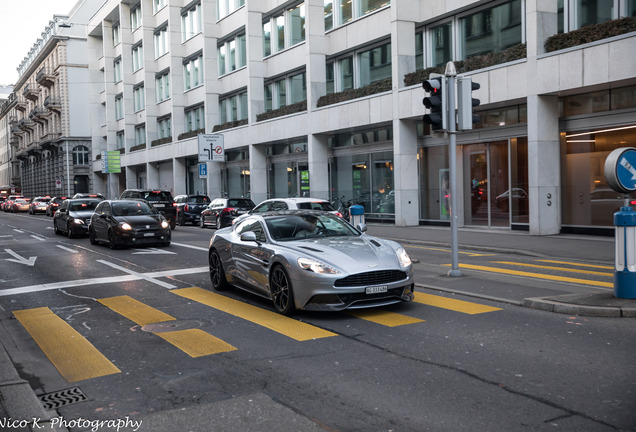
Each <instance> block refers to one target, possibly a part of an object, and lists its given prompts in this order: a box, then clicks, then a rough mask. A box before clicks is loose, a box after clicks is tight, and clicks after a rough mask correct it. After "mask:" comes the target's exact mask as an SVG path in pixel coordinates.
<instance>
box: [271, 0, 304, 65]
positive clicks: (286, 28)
mask: <svg viewBox="0 0 636 432" xmlns="http://www.w3.org/2000/svg"><path fill="white" fill-rule="evenodd" d="M304 40H305V4H304V3H300V4H298V5H297V6H295V7H293V8H291V9H288V10H286V11H285V12H282V13H280V14H277V15H274V16H271V17H267V18H266V19H265V20H264V21H263V57H267V56H270V55H272V54H274V53H277V52H279V51H282V50H284V49H285V48H287V47H290V46H294V45H296V44H299V43H301V42H303V41H304Z"/></svg>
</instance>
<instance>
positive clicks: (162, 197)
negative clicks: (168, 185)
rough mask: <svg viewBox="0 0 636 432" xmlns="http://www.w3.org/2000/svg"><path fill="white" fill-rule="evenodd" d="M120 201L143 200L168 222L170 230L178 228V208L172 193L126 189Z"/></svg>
mask: <svg viewBox="0 0 636 432" xmlns="http://www.w3.org/2000/svg"><path fill="white" fill-rule="evenodd" d="M119 199H143V200H146V201H148V202H149V203H150V205H151V206H153V207H154V208H156V209H157V210H158V211H159V212H160V213H161V214H162V215H163V216H164V217H165V218H166V220H167V221H168V223H169V224H170V228H172V229H175V227H176V226H177V207H176V206H175V203H174V198H173V197H172V193H171V192H170V191H166V190H155V189H126V190H125V191H124V192H122V194H121V195H120V197H119Z"/></svg>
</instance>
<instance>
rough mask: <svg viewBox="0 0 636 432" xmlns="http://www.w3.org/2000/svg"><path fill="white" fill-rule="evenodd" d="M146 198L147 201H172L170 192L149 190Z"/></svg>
mask: <svg viewBox="0 0 636 432" xmlns="http://www.w3.org/2000/svg"><path fill="white" fill-rule="evenodd" d="M144 199H145V200H147V201H171V200H172V197H171V196H170V193H169V192H161V191H153V192H147V193H146V194H145V195H144Z"/></svg>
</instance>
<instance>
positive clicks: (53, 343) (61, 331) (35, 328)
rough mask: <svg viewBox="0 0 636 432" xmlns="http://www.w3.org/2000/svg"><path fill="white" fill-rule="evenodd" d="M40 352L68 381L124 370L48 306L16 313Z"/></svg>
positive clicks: (14, 313)
mask: <svg viewBox="0 0 636 432" xmlns="http://www.w3.org/2000/svg"><path fill="white" fill-rule="evenodd" d="M13 315H14V316H15V317H16V318H17V319H18V321H20V323H21V324H22V325H23V326H24V328H25V329H26V330H27V331H28V332H29V333H30V334H31V336H32V337H33V339H34V340H35V342H36V343H37V344H38V346H39V347H40V349H41V350H42V351H43V352H44V354H45V355H46V356H47V357H48V359H49V360H50V361H51V363H53V366H55V368H56V369H57V370H58V371H59V372H60V374H61V375H62V376H63V377H64V379H65V380H66V381H68V382H75V381H81V380H85V379H89V378H96V377H100V376H104V375H110V374H116V373H120V372H121V371H120V370H119V369H118V368H117V367H116V366H115V365H114V364H112V363H111V362H110V361H109V360H108V359H107V358H106V357H105V356H104V355H103V354H102V353H100V352H99V351H98V350H97V349H96V348H95V347H94V346H93V345H92V344H91V343H90V342H89V341H88V340H86V339H85V338H84V337H83V336H82V335H81V334H79V333H78V332H77V331H76V330H75V329H73V327H71V326H70V325H69V324H68V323H67V322H66V321H64V320H63V319H62V318H60V317H58V316H57V315H55V314H54V313H53V311H51V309H49V308H47V307H42V308H35V309H25V310H19V311H14V312H13Z"/></svg>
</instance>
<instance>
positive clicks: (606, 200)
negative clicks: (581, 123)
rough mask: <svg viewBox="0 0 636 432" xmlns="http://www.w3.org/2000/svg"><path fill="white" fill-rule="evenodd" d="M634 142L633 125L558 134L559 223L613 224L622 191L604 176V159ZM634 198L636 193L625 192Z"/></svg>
mask: <svg viewBox="0 0 636 432" xmlns="http://www.w3.org/2000/svg"><path fill="white" fill-rule="evenodd" d="M634 146H636V125H632V126H626V127H621V128H610V129H605V130H595V131H589V132H571V133H570V132H565V133H562V134H561V153H562V164H563V167H562V180H561V181H562V195H563V198H562V199H563V206H562V215H563V217H562V219H563V225H576V226H599V227H611V226H613V224H614V222H613V217H614V212H616V211H618V210H619V208H620V207H621V206H622V205H623V203H624V199H623V194H620V193H617V192H614V191H613V190H612V189H611V188H610V187H609V186H608V184H607V181H606V179H605V159H607V156H608V155H609V154H610V153H611V152H612V151H613V150H615V149H617V148H620V147H634ZM629 196H630V197H631V199H632V201H633V200H636V193H631V194H630V195H629Z"/></svg>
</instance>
